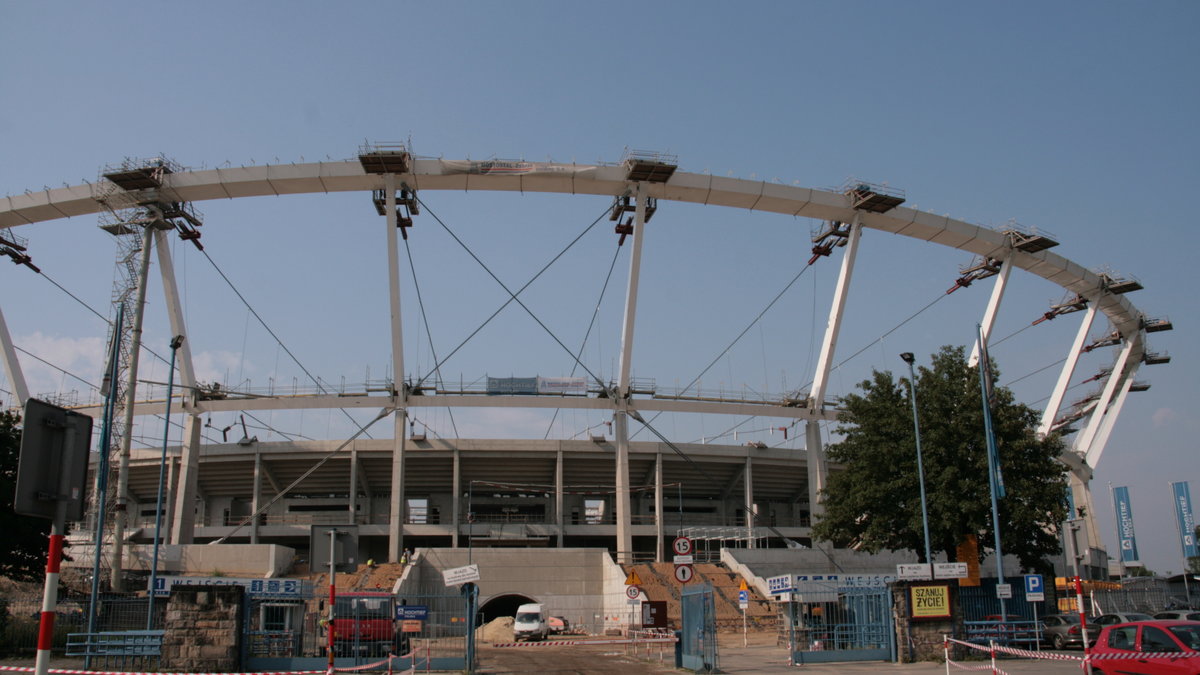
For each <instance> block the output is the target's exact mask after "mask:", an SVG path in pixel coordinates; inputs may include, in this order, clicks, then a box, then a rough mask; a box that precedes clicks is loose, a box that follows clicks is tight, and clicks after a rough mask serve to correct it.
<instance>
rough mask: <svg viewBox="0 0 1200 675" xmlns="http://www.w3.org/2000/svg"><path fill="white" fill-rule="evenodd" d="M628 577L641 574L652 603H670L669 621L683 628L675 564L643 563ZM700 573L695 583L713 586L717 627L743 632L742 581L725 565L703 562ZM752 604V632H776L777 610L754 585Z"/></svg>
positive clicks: (748, 611)
mask: <svg viewBox="0 0 1200 675" xmlns="http://www.w3.org/2000/svg"><path fill="white" fill-rule="evenodd" d="M624 567H625V572H626V574H628V573H630V572H634V571H636V572H637V575H638V578H639V579H640V580H641V582H642V591H643V592H644V593H645V594H646V597H647V598H648V599H649V600H652V601H665V602H666V603H667V621H668V622H669V623H670V624H671V626H672V627H673V628H678V627H679V625H680V616H681V614H680V609H679V598H680V595H681V593H682V588H683V586H682V585H681V584H679V583H678V582H676V581H675V565H673V564H671V563H640V564H636V565H626V566H624ZM692 569H693V570H694V571H695V572H696V580H695V582H694V583H704V582H708V583H711V584H712V586H713V591H714V593H713V595H714V597H713V606H714V609H715V610H716V614H717V627H718V628H721V629H725V630H735V629H741V627H742V610H741V609H740V608H739V607H738V601H737V600H738V587H739V585H740V582H741V579H740V578H739V577H738V575H737V574H735V573H733V572H730V571H729V570H728V569H727V568H726V567H725V566H724V565H721V564H711V563H702V564H697V565H693V566H692ZM749 593H750V602H749V606H748V607H747V609H746V623H747V627H748V628H750V629H752V630H774V629H775V625H776V623H777V620H778V615H777V613H776V611H775V607H774V606H772V605H771V603H770V601H769V600H767V599H765V598H763V597H762V595H760V594H759V593H758V591H756V590H755V589H754V587H753V586H750V589H749Z"/></svg>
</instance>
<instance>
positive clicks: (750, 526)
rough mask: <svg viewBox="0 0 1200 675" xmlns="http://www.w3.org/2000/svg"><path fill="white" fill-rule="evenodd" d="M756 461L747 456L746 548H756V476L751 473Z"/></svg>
mask: <svg viewBox="0 0 1200 675" xmlns="http://www.w3.org/2000/svg"><path fill="white" fill-rule="evenodd" d="M753 463H754V460H753V459H752V458H751V457H750V455H749V454H747V455H746V472H745V474H744V475H743V477H742V485H744V486H745V488H746V536H747V543H746V548H754V474H753V473H752V472H751V467H752V466H753Z"/></svg>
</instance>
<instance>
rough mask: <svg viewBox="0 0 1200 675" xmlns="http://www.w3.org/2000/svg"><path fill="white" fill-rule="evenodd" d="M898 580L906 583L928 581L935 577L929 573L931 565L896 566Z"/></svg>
mask: <svg viewBox="0 0 1200 675" xmlns="http://www.w3.org/2000/svg"><path fill="white" fill-rule="evenodd" d="M896 578H897V579H901V580H904V581H910V580H919V581H928V580H930V579H932V578H933V576H932V575H931V574H930V573H929V565H927V564H924V563H912V564H905V565H896Z"/></svg>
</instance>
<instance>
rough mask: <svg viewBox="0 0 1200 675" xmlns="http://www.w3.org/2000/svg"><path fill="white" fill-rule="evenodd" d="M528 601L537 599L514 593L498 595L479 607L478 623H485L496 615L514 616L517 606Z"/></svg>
mask: <svg viewBox="0 0 1200 675" xmlns="http://www.w3.org/2000/svg"><path fill="white" fill-rule="evenodd" d="M530 602H537V600H534V599H533V598H530V597H528V596H525V595H518V594H515V593H514V594H510V595H498V596H496V597H494V598H492V599H491V600H488V601H487V602H485V603H483V606H482V607H480V608H479V621H480V623H482V624H484V625H486V624H488V623H489V622H491V621H492V620H493V619H495V618H497V617H501V616H512V617H515V616H516V615H517V608H518V607H520V606H521V605H524V604H527V603H530Z"/></svg>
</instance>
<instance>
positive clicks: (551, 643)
mask: <svg viewBox="0 0 1200 675" xmlns="http://www.w3.org/2000/svg"><path fill="white" fill-rule="evenodd" d="M668 642H675V638H674V636H671V637H653V638H612V639H609V638H601V639H599V640H544V641H542V642H497V643H496V644H493V645H492V646H493V647H503V648H509V647H573V646H576V645H632V644H639V645H645V644H656V643H668Z"/></svg>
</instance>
